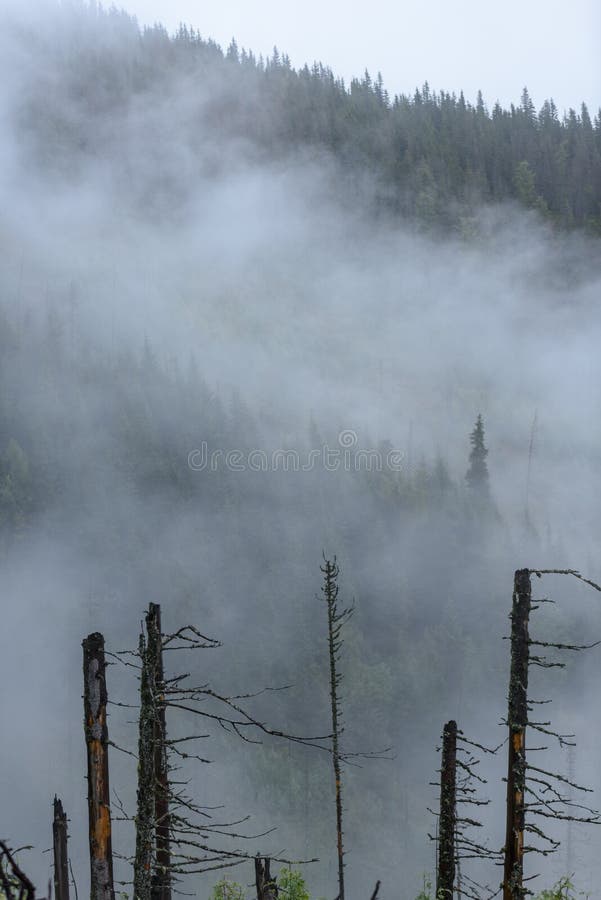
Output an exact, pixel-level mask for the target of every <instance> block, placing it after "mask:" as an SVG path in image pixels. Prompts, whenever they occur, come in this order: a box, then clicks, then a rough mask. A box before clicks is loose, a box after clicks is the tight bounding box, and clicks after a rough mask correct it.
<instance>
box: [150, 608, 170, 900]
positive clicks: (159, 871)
mask: <svg viewBox="0 0 601 900" xmlns="http://www.w3.org/2000/svg"><path fill="white" fill-rule="evenodd" d="M146 633H147V635H148V653H149V655H150V658H151V659H152V660H153V663H154V666H155V670H154V673H153V679H152V680H153V691H154V734H153V740H154V789H155V810H154V817H155V840H156V848H155V852H156V855H155V866H154V872H153V877H152V897H153V900H171V850H170V841H169V837H170V820H169V769H168V764H167V744H166V741H167V725H166V720H165V676H164V671H163V643H162V642H163V635H162V631H161V607H160V606H159V605H158V604H157V603H151V604H150V605H149V607H148V614H147V616H146Z"/></svg>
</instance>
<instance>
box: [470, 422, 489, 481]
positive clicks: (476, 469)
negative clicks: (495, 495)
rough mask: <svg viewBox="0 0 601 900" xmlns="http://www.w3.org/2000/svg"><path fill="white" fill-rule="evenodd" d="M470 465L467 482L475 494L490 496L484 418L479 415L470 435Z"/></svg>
mask: <svg viewBox="0 0 601 900" xmlns="http://www.w3.org/2000/svg"><path fill="white" fill-rule="evenodd" d="M470 444H471V445H472V449H471V451H470V464H469V467H468V470H467V472H466V475H465V478H466V481H467V483H468V485H469V487H470V488H471V490H472V491H474V493H477V494H478V495H479V496H481V497H488V495H489V481H488V466H487V465H486V457H487V456H488V450H487V449H486V446H485V444H484V423H483V421H482V416H481V415H480V414H478V418H477V419H476V424H475V426H474V430H473V431H472V433H471V434H470Z"/></svg>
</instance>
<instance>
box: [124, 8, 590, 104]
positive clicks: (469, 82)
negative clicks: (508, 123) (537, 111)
mask: <svg viewBox="0 0 601 900" xmlns="http://www.w3.org/2000/svg"><path fill="white" fill-rule="evenodd" d="M107 5H108V4H107ZM116 5H118V6H121V5H123V6H125V8H126V9H127V10H128V11H129V12H132V13H135V14H136V15H137V17H138V19H139V21H140V22H141V23H143V24H145V23H152V22H154V21H161V22H163V24H165V25H166V26H167V28H169V30H170V31H171V30H173V29H174V28H176V27H177V25H178V24H179V22H181V21H185V22H186V23H187V24H190V25H193V26H194V27H195V28H198V29H199V30H200V32H201V33H202V34H203V36H205V37H209V36H210V37H213V38H215V39H216V40H217V41H218V43H220V44H222V45H224V44H225V45H227V44H228V43H229V41H230V39H231V38H232V36H235V37H236V40H237V41H238V43H239V44H240V45H241V46H245V47H247V48H250V49H252V50H254V51H255V52H256V53H259V52H262V53H264V54H269V53H270V52H271V49H272V48H273V46H274V44H277V46H278V48H279V49H280V50H281V51H285V52H287V53H288V54H289V55H290V57H291V59H292V63H293V64H294V65H299V64H300V65H302V64H303V63H304V62H309V63H311V62H313V61H314V60H315V59H318V60H321V61H322V62H324V63H327V64H328V65H330V66H331V67H332V68H333V69H334V71H335V73H336V74H341V75H343V76H344V77H345V79H348V78H349V77H350V76H352V75H361V74H362V72H363V70H364V69H365V68H366V67H367V68H368V69H369V70H370V72H371V73H372V74H373V75H375V74H376V73H377V71H378V70H380V71H381V72H382V75H383V77H384V81H385V83H386V87H387V88H388V90H389V91H390V93H391V94H394V93H397V92H401V91H402V92H409V91H412V90H413V88H414V87H415V86H416V85H421V84H422V83H423V82H424V81H425V80H426V79H427V80H428V81H429V83H430V86H431V87H433V88H436V89H439V88H444V89H445V90H450V91H453V90H454V91H457V92H458V91H459V90H461V89H462V88H463V90H464V91H465V93H466V97H467V98H468V99H474V98H475V95H476V92H477V90H478V88H481V89H482V91H483V93H484V97H485V100H486V101H487V103H488V104H489V105H492V103H494V101H495V100H496V99H497V98H498V99H499V100H500V101H501V103H503V104H508V103H509V102H511V101H515V102H518V101H519V96H520V93H521V90H522V88H523V86H524V85H525V84H526V85H528V89H529V91H530V94H531V96H532V98H533V100H534V102H535V104H536V106H537V107H540V105H541V104H542V102H543V100H544V99H545V98H546V97H548V96H552V97H553V98H554V99H555V102H556V103H557V105H558V107H559V109H560V111H561V110H563V109H564V108H567V107H569V106H575V107H579V105H580V103H581V101H582V100H585V101H586V102H587V103H588V104H589V106H590V107H591V108H592V111H593V112H596V111H597V109H598V108H599V106H600V105H601V2H600V0H571V2H568V3H566V2H565V0H504V2H503V3H499V2H497V3H495V4H492V3H486V0H455V2H450V0H428V2H425V0H424V2H421V3H419V2H416V0H405V2H403V0H397V2H394V0H381V2H380V3H368V2H366V0H363V2H357V0H302V2H301V0H121V2H119V0H117V2H116Z"/></svg>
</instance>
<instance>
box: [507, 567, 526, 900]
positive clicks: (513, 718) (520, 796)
mask: <svg viewBox="0 0 601 900" xmlns="http://www.w3.org/2000/svg"><path fill="white" fill-rule="evenodd" d="M531 603H532V586H531V583H530V570H529V569H518V570H517V572H516V573H515V578H514V588H513V603H512V610H511V670H510V676H509V694H508V713H507V723H508V726H509V749H508V766H507V829H506V835H505V868H504V879H503V900H522V898H523V897H524V894H525V890H524V887H523V881H524V816H525V807H524V803H525V799H524V795H525V790H526V726H527V724H528V662H529V650H530V646H529V640H530V639H529V635H528V623H529V618H530V608H531Z"/></svg>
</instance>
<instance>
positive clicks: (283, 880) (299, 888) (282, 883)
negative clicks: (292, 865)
mask: <svg viewBox="0 0 601 900" xmlns="http://www.w3.org/2000/svg"><path fill="white" fill-rule="evenodd" d="M277 884H278V888H279V890H280V893H281V894H283V895H284V896H285V897H286V898H287V900H309V891H308V890H307V886H306V884H305V879H304V878H303V876H302V875H301V873H300V872H298V871H297V870H296V869H280V871H279V874H278V877H277Z"/></svg>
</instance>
